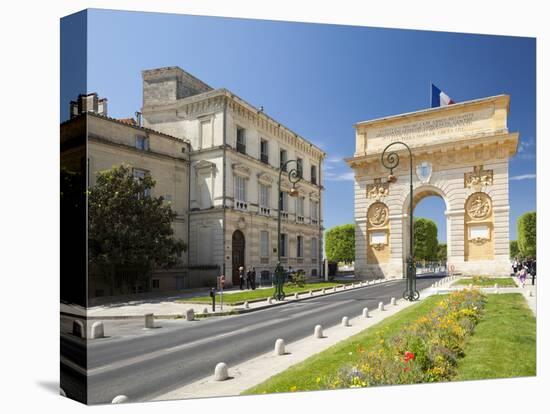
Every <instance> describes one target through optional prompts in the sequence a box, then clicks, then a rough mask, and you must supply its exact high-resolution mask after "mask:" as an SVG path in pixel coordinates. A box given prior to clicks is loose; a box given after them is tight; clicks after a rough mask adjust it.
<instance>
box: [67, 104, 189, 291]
mask: <svg viewBox="0 0 550 414" xmlns="http://www.w3.org/2000/svg"><path fill="white" fill-rule="evenodd" d="M90 95H95V94H90ZM90 95H82V96H81V97H79V99H81V100H84V101H87V100H89V96H90ZM96 98H97V96H96ZM104 102H106V100H104ZM71 106H72V105H71ZM75 106H77V107H81V108H82V111H81V112H80V113H77V112H76V111H75V112H74V113H72V116H71V119H70V120H69V121H67V122H65V123H63V124H62V125H61V135H62V141H63V139H64V137H63V136H64V135H70V134H71V130H72V129H74V128H73V124H74V125H77V124H79V123H82V122H85V123H86V127H85V128H86V146H87V148H86V154H87V155H86V158H87V168H86V172H87V178H86V180H87V183H88V186H90V187H93V186H94V185H95V183H96V179H97V173H98V172H100V171H104V170H107V169H110V168H112V167H115V166H120V165H121V164H126V165H128V166H130V167H131V168H132V172H133V174H134V177H136V179H139V178H140V177H143V176H145V175H150V176H151V177H152V178H153V179H154V180H155V181H156V185H155V187H154V188H153V189H152V190H151V195H152V196H154V197H159V196H162V197H163V198H164V200H165V202H166V203H170V206H171V208H172V210H173V211H174V212H176V217H175V219H174V222H173V224H172V227H173V230H174V237H175V238H177V239H181V240H182V241H183V242H184V243H185V244H186V245H189V227H188V225H189V219H188V215H189V169H190V161H189V157H190V144H189V142H188V141H186V140H184V139H180V138H176V137H173V136H170V135H167V134H164V133H161V132H158V131H153V130H151V129H148V128H144V127H141V126H139V125H138V124H137V123H136V122H135V121H134V120H133V119H131V120H119V119H114V118H109V117H107V115H106V114H107V113H106V111H101V113H98V111H97V106H96V107H95V109H94V107H93V106H92V107H88V108H87V107H86V105H85V104H84V105H82V104H81V105H75ZM67 156H68V154H63V153H62V157H67ZM69 156H70V155H69ZM187 265H188V260H187V253H185V252H184V253H183V254H182V255H181V257H180V260H179V263H178V265H177V266H175V267H173V268H171V269H169V270H163V269H155V270H154V271H153V274H152V277H151V285H150V286H134V287H133V290H134V292H135V293H138V292H142V291H153V292H154V291H158V292H161V291H172V290H178V289H183V288H184V287H186V285H187V283H188V281H187V278H188V269H187ZM112 288H113V287H112V286H109V284H108V283H107V281H106V280H105V279H104V278H103V277H102V276H101V275H99V274H97V273H95V272H94V270H93V269H90V271H89V273H88V292H89V293H88V294H89V297H90V298H96V297H101V296H110V295H113V294H117V293H118V292H117V290H116V286H115V287H114V288H115V289H114V290H113V289H112Z"/></svg>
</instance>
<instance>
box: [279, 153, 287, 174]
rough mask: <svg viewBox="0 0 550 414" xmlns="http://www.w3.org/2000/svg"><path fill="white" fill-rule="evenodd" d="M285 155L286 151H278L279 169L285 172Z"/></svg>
mask: <svg viewBox="0 0 550 414" xmlns="http://www.w3.org/2000/svg"><path fill="white" fill-rule="evenodd" d="M287 160H288V158H287V153H286V150H284V149H282V150H280V151H279V167H280V168H282V169H283V171H286V166H285V162H287Z"/></svg>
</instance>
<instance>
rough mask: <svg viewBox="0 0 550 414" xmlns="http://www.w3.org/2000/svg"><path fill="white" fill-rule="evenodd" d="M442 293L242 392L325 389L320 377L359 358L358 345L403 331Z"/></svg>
mask: <svg viewBox="0 0 550 414" xmlns="http://www.w3.org/2000/svg"><path fill="white" fill-rule="evenodd" d="M442 297H443V295H437V296H431V297H429V298H426V300H424V301H422V302H420V303H418V304H415V305H413V306H411V307H409V308H406V309H404V310H402V311H401V312H399V313H397V314H395V315H392V316H390V317H388V318H386V319H384V320H383V321H382V322H380V323H378V324H376V325H374V326H372V327H370V328H368V329H366V330H364V331H363V332H361V333H359V334H357V335H355V336H352V337H351V338H349V339H346V340H345V341H342V342H340V343H338V344H336V345H334V346H332V347H330V348H328V349H327V350H325V351H323V352H321V353H319V354H317V355H313V356H311V357H310V358H308V359H306V360H305V361H303V362H301V363H299V364H296V365H294V366H292V367H290V368H289V369H287V370H286V371H283V372H281V373H280V374H278V375H275V376H273V377H271V378H270V379H268V380H267V381H265V382H263V383H261V384H259V385H257V386H255V387H253V388H251V389H249V390H246V391H245V392H243V394H266V393H273V392H288V391H289V390H290V388H291V387H294V386H295V387H296V390H297V391H309V390H320V389H324V388H323V385H322V384H320V383H318V382H317V378H326V377H328V376H332V375H336V373H337V372H338V370H339V369H340V368H341V367H342V366H343V365H346V364H349V363H353V362H355V361H357V359H358V354H357V348H358V347H359V346H362V347H364V348H368V347H369V346H370V345H373V344H374V342H375V341H378V340H379V339H380V337H379V335H378V333H379V332H381V331H382V330H383V336H384V337H385V338H389V337H391V336H394V335H396V334H397V333H399V332H400V331H401V328H402V327H403V326H405V325H406V324H408V323H411V322H413V321H414V320H416V319H417V318H418V317H419V315H421V314H424V313H427V312H429V311H430V310H431V309H432V308H433V307H434V306H435V305H436V303H437V302H439V301H441V299H442Z"/></svg>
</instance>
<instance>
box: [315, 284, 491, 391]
mask: <svg viewBox="0 0 550 414" xmlns="http://www.w3.org/2000/svg"><path fill="white" fill-rule="evenodd" d="M485 301H486V298H485V296H484V295H483V294H482V293H480V292H479V291H477V290H462V291H459V292H454V293H451V294H450V295H448V296H446V297H445V298H443V299H442V300H441V301H440V302H438V303H437V305H436V306H435V307H434V308H433V309H432V310H431V311H430V312H429V313H428V314H426V315H424V316H422V317H420V318H418V319H416V320H415V321H414V322H413V323H412V324H410V325H408V326H407V327H405V328H404V329H403V331H402V332H401V333H399V334H397V335H394V336H392V337H390V338H386V339H385V338H384V332H381V333H379V340H378V342H377V344H376V345H375V346H374V347H373V348H371V349H369V350H366V349H363V348H361V347H359V348H358V349H357V352H358V353H359V354H360V357H359V359H358V361H357V362H356V363H355V364H354V365H353V366H347V367H344V368H343V369H341V370H340V371H339V372H338V374H337V375H336V376H334V377H331V378H327V379H325V380H324V381H323V382H324V385H325V388H329V389H330V388H349V387H366V386H373V385H391V384H414V383H423V382H435V381H448V380H450V379H452V377H453V376H454V375H456V367H457V361H458V358H460V357H461V356H462V355H463V351H464V345H465V342H466V339H467V337H468V336H469V335H471V334H472V332H473V330H474V327H475V325H476V324H477V322H478V321H479V319H480V318H481V315H482V311H483V307H484V306H485Z"/></svg>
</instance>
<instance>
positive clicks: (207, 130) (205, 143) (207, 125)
mask: <svg viewBox="0 0 550 414" xmlns="http://www.w3.org/2000/svg"><path fill="white" fill-rule="evenodd" d="M211 146H212V122H211V121H210V120H208V121H201V131H200V137H199V149H201V148H208V147H211Z"/></svg>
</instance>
